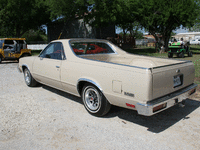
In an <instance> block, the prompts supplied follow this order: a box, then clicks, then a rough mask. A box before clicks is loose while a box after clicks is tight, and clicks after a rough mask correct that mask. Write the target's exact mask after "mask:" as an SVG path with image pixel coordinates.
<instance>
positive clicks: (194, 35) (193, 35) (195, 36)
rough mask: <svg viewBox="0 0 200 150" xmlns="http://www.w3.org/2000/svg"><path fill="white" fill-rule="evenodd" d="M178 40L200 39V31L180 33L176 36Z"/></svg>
mask: <svg viewBox="0 0 200 150" xmlns="http://www.w3.org/2000/svg"><path fill="white" fill-rule="evenodd" d="M172 37H173V38H175V39H176V40H177V41H180V40H181V38H183V40H184V41H191V40H195V39H200V32H187V33H178V34H176V35H174V36H172Z"/></svg>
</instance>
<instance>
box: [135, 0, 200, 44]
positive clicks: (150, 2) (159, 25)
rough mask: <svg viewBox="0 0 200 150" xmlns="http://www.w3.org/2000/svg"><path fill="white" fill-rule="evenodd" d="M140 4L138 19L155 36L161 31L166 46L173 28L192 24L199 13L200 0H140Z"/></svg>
mask: <svg viewBox="0 0 200 150" xmlns="http://www.w3.org/2000/svg"><path fill="white" fill-rule="evenodd" d="M138 4H139V5H138V12H139V14H140V17H139V20H138V21H139V22H140V24H141V25H142V26H143V27H144V28H146V29H147V30H148V31H149V32H150V33H151V34H152V35H154V36H155V37H156V33H160V34H161V35H162V36H163V38H164V42H165V45H166V47H167V45H168V44H167V43H168V41H169V38H170V35H171V33H172V30H175V29H176V28H178V27H180V26H181V25H182V26H183V27H190V26H192V25H193V24H194V22H195V20H196V18H197V16H198V15H199V2H197V1H194V0H168V1H166V0H138ZM156 40H157V41H158V39H157V37H156Z"/></svg>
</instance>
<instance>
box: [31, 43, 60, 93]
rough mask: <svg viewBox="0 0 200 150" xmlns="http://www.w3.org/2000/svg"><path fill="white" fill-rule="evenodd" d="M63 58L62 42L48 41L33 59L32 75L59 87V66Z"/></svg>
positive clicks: (40, 80) (45, 82)
mask: <svg viewBox="0 0 200 150" xmlns="http://www.w3.org/2000/svg"><path fill="white" fill-rule="evenodd" d="M63 60H64V51H63V46H62V43H61V42H54V43H50V44H49V45H48V46H47V47H46V48H45V49H44V50H43V51H42V52H41V53H40V55H39V57H37V58H36V59H35V61H34V64H33V75H34V77H35V79H36V80H38V81H39V82H42V83H44V84H47V85H50V86H53V87H57V88H60V89H61V88H62V85H61V82H60V67H61V64H62V61H63Z"/></svg>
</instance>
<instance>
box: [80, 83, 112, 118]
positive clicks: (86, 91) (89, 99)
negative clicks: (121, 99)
mask: <svg viewBox="0 0 200 150" xmlns="http://www.w3.org/2000/svg"><path fill="white" fill-rule="evenodd" d="M81 96H82V101H83V104H84V107H85V109H86V110H87V111H88V112H89V113H90V114H92V115H93V116H97V117H100V116H103V115H105V114H107V113H108V112H109V110H110V107H111V105H110V103H109V102H108V100H107V99H106V98H105V96H104V95H103V93H102V92H100V91H99V89H97V88H96V87H95V86H94V85H91V84H86V85H84V87H83V90H82V94H81Z"/></svg>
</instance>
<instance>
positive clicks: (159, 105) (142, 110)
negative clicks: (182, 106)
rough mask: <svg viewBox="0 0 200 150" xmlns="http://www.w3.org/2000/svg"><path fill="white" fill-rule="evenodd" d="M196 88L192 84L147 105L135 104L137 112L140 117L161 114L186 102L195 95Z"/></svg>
mask: <svg viewBox="0 0 200 150" xmlns="http://www.w3.org/2000/svg"><path fill="white" fill-rule="evenodd" d="M196 87H197V85H196V84H192V85H190V86H188V87H186V88H183V89H181V90H179V91H177V92H174V93H172V94H168V95H166V96H164V97H161V98H158V99H155V100H152V101H150V102H148V103H147V104H141V103H137V104H136V109H137V112H138V114H140V115H144V116H152V115H154V114H156V113H158V112H161V111H163V110H165V109H168V108H170V107H172V106H174V105H176V104H178V103H181V102H182V101H184V100H186V99H187V98H188V97H189V96H190V95H192V94H194V93H195V91H196Z"/></svg>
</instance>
